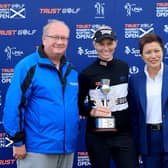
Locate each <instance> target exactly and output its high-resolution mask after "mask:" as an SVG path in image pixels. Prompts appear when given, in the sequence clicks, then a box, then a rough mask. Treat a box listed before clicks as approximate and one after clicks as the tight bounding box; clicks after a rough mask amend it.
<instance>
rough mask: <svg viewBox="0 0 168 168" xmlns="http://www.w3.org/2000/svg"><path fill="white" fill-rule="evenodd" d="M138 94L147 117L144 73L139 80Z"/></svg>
mask: <svg viewBox="0 0 168 168" xmlns="http://www.w3.org/2000/svg"><path fill="white" fill-rule="evenodd" d="M138 88H139V90H138V92H139V93H138V94H139V99H140V104H141V106H142V110H143V112H144V114H145V116H146V103H147V100H146V76H145V74H144V73H142V75H140V78H139V80H138Z"/></svg>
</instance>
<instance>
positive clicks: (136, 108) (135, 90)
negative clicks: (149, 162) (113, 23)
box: [129, 64, 168, 154]
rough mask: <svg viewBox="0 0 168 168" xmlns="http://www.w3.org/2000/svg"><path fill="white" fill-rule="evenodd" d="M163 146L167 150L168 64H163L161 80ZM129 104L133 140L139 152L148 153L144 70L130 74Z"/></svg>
mask: <svg viewBox="0 0 168 168" xmlns="http://www.w3.org/2000/svg"><path fill="white" fill-rule="evenodd" d="M161 95H162V97H161V98H162V100H161V102H162V121H163V146H164V150H165V152H168V66H167V65H166V64H164V70H163V82H162V93H161ZM129 106H130V112H131V113H132V114H131V115H132V121H133V128H134V135H135V140H136V143H137V148H138V151H139V153H140V154H147V153H148V142H147V125H146V106H147V96H146V75H145V73H144V71H142V72H140V73H138V74H136V75H132V77H131V78H130V81H129Z"/></svg>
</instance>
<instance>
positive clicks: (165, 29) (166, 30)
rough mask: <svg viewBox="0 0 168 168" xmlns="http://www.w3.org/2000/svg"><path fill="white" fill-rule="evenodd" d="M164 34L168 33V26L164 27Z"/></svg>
mask: <svg viewBox="0 0 168 168" xmlns="http://www.w3.org/2000/svg"><path fill="white" fill-rule="evenodd" d="M164 32H165V33H168V25H164Z"/></svg>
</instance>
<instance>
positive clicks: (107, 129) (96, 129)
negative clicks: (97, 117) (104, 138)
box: [93, 128, 117, 132]
mask: <svg viewBox="0 0 168 168" xmlns="http://www.w3.org/2000/svg"><path fill="white" fill-rule="evenodd" d="M93 132H117V129H116V128H94V129H93Z"/></svg>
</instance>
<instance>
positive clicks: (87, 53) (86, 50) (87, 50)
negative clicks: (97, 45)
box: [77, 46, 97, 58]
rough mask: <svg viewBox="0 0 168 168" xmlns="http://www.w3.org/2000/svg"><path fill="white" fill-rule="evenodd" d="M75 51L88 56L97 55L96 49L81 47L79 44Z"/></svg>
mask: <svg viewBox="0 0 168 168" xmlns="http://www.w3.org/2000/svg"><path fill="white" fill-rule="evenodd" d="M77 53H78V54H79V55H85V56H87V57H88V58H90V57H97V51H96V50H95V49H94V50H89V49H88V48H85V49H83V48H82V47H81V46H80V47H78V51H77Z"/></svg>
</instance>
